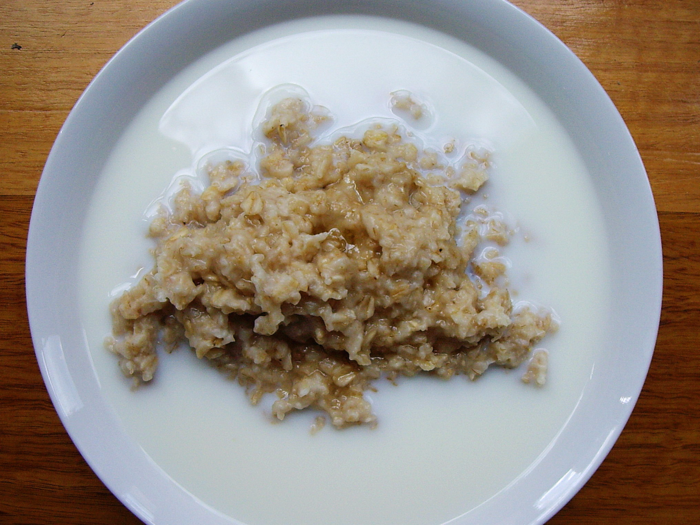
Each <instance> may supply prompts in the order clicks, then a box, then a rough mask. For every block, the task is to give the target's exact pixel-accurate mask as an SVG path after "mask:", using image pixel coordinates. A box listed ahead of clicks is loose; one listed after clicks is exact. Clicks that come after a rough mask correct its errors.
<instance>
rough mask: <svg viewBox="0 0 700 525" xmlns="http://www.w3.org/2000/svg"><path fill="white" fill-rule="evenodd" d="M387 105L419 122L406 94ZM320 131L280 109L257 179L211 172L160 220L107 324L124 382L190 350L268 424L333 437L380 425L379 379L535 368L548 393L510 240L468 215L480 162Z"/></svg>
mask: <svg viewBox="0 0 700 525" xmlns="http://www.w3.org/2000/svg"><path fill="white" fill-rule="evenodd" d="M392 104H393V106H394V107H396V108H398V109H401V110H405V111H408V112H410V113H411V114H412V115H413V117H414V118H421V117H424V106H422V105H421V103H420V101H417V100H414V99H412V98H410V97H409V96H408V95H404V94H398V95H397V94H395V95H394V98H393V99H392ZM327 118H328V117H327V114H326V113H325V112H323V111H320V110H319V109H318V108H315V107H312V106H311V104H309V103H308V102H307V101H305V100H301V99H298V98H288V99H285V100H283V101H282V102H280V103H278V104H276V105H275V106H274V107H273V108H272V109H271V110H270V111H269V113H268V115H267V118H266V120H265V121H264V122H263V124H262V131H263V133H264V135H265V137H266V143H265V145H264V154H263V155H262V158H261V161H260V163H259V170H255V169H254V167H252V166H248V165H246V164H245V163H244V162H242V161H227V162H223V163H219V164H216V165H212V166H210V167H209V169H208V178H209V186H208V187H206V188H205V189H204V190H203V191H201V192H199V191H196V190H195V189H194V188H193V187H191V186H188V185H184V186H183V187H182V189H181V190H180V191H179V192H178V193H177V194H176V195H175V196H174V198H173V199H172V202H170V203H169V204H168V205H167V206H163V207H162V210H161V213H159V214H158V216H157V217H156V218H155V219H154V220H153V221H152V223H151V225H150V230H149V234H150V236H151V237H152V238H153V239H154V240H155V242H156V246H155V248H154V250H153V255H154V259H155V263H154V266H153V268H152V270H150V271H149V272H148V273H146V274H145V275H144V276H143V277H142V278H141V279H140V281H139V282H138V283H137V284H136V285H135V286H133V287H132V288H130V289H129V290H127V291H126V292H124V293H123V294H122V295H121V296H120V297H119V298H117V299H116V300H115V301H114V302H113V303H112V307H111V310H112V318H113V335H112V336H111V337H109V338H108V339H107V343H106V345H107V347H108V349H109V350H111V351H112V352H113V353H114V354H116V355H117V356H118V358H119V365H120V367H121V370H122V372H123V373H124V374H125V375H127V376H129V377H132V378H134V381H135V382H136V383H141V382H148V381H150V380H151V379H152V378H153V377H154V374H155V372H156V369H157V366H158V354H159V352H160V349H163V350H165V351H166V352H171V351H173V350H174V349H176V348H178V347H179V346H181V344H182V343H183V342H184V343H186V344H187V345H188V346H189V347H190V348H191V349H192V350H193V351H194V352H195V354H196V356H197V357H198V358H201V359H206V360H207V361H208V362H210V363H211V364H212V365H213V366H215V367H216V368H218V369H220V370H221V371H222V372H224V373H226V374H230V375H231V376H232V377H235V378H236V379H237V381H238V382H239V383H240V384H241V385H242V386H243V387H245V389H246V391H247V392H248V395H249V397H250V399H251V401H252V402H253V403H257V402H259V401H260V399H261V398H262V396H264V395H265V394H273V395H275V396H276V400H275V401H274V403H273V405H272V412H273V414H274V416H275V417H277V418H278V419H280V420H281V419H284V417H285V415H286V414H288V413H290V412H292V411H294V410H303V409H305V408H314V409H318V410H321V411H323V412H324V413H325V414H327V416H328V417H329V419H330V422H331V423H332V424H333V425H334V426H335V427H337V428H343V427H345V426H348V425H353V424H370V425H372V424H374V423H375V422H376V418H375V415H374V414H373V411H372V407H371V405H370V403H369V402H368V401H367V399H366V398H365V396H364V393H365V392H366V391H367V390H368V389H372V388H373V387H372V385H373V382H375V381H377V380H378V379H379V378H380V377H382V376H386V377H388V378H389V379H395V378H397V377H398V376H407V377H410V376H414V375H416V374H426V373H427V374H432V375H435V376H438V377H441V378H445V379H449V378H451V377H453V376H455V375H465V376H467V377H468V378H469V379H475V378H477V377H478V376H480V375H481V374H483V373H484V372H486V370H487V369H488V368H489V366H491V365H496V366H501V367H506V368H515V367H518V366H519V365H521V364H522V363H523V362H525V361H528V360H530V359H531V361H530V363H529V365H528V369H527V371H526V372H525V375H524V376H523V381H526V382H531V383H534V384H535V385H539V386H541V385H543V384H544V381H545V378H546V368H547V354H546V351H544V350H541V349H539V350H537V351H534V352H533V350H534V347H535V346H536V345H537V343H538V342H539V341H540V340H541V339H542V338H543V337H544V336H545V335H546V334H547V333H548V332H551V331H553V330H555V329H556V323H555V321H554V320H553V319H552V315H551V313H550V312H549V311H547V310H544V309H537V308H534V307H532V306H530V305H527V304H525V303H517V304H515V305H514V303H513V300H512V298H511V294H510V291H509V288H508V278H507V269H508V264H509V263H508V261H507V260H506V259H505V258H503V257H502V256H501V254H500V251H499V248H500V247H501V246H504V245H506V244H507V243H508V241H509V238H510V236H511V235H512V232H511V231H510V230H509V229H508V227H507V225H506V224H505V222H504V221H503V220H502V219H501V218H500V217H499V216H498V215H497V214H494V213H492V212H491V211H490V210H489V209H488V208H487V207H486V206H485V205H484V204H479V205H473V207H472V208H471V209H470V208H469V206H470V205H472V204H471V203H472V198H473V196H474V195H475V194H477V193H478V192H480V191H481V188H482V187H483V186H484V185H485V184H487V180H488V171H489V165H490V158H489V153H488V152H485V151H480V150H479V151H477V150H468V151H466V152H465V154H464V156H463V157H462V159H461V161H460V162H459V163H458V164H457V165H451V164H449V163H446V162H444V157H443V156H442V155H441V154H440V153H439V152H437V151H431V150H428V149H423V148H421V147H420V146H419V145H418V144H417V143H416V142H415V141H411V140H410V137H408V136H406V135H407V134H406V133H405V132H404V131H402V130H401V128H399V127H398V126H396V125H391V124H386V123H384V124H381V125H380V124H377V125H375V126H372V127H370V129H368V130H366V131H365V132H364V134H363V135H362V136H360V137H352V136H341V137H339V138H336V139H335V140H334V141H333V142H332V143H331V144H316V143H315V136H316V132H317V127H318V126H319V125H321V124H322V123H323V122H324V120H325V119H327ZM453 147H454V143H449V144H447V145H446V146H445V148H444V151H445V152H447V151H448V150H449V151H451V148H453ZM316 426H317V428H321V427H322V426H323V422H321V421H318V420H317V423H316Z"/></svg>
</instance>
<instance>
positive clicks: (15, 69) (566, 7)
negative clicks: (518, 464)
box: [0, 0, 700, 525]
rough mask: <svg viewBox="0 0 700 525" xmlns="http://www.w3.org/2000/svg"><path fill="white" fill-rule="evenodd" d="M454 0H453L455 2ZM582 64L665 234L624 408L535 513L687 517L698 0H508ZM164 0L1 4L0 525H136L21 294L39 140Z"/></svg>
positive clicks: (699, 162)
mask: <svg viewBox="0 0 700 525" xmlns="http://www.w3.org/2000/svg"><path fill="white" fill-rule="evenodd" d="M465 1H467V0H465ZM515 3H516V4H518V5H519V6H520V7H522V8H523V9H524V10H525V11H527V12H529V13H530V14H532V15H533V16H534V17H535V18H537V19H538V20H540V21H541V22H542V23H543V24H544V25H545V26H547V27H548V28H549V29H551V30H552V31H553V32H554V33H555V34H556V35H557V36H558V37H559V38H561V39H562V40H563V41H564V42H565V43H566V44H567V45H568V46H569V47H571V48H572V49H573V51H574V52H575V53H576V54H577V55H578V56H579V57H580V58H581V59H582V60H583V61H584V62H585V63H586V65H587V66H588V67H589V68H590V69H591V70H592V72H593V73H594V74H595V75H596V77H597V78H598V80H599V81H600V82H601V84H602V85H603V87H604V88H605V89H606V90H607V92H608V93H609V94H610V96H611V97H612V99H613V101H614V102H615V104H616V105H617V107H618V108H619V110H620V112H621V114H622V116H623V117H624V119H625V121H626V122H627V124H628V126H629V128H630V130H631V133H632V135H633V137H634V139H635V140H636V142H637V145H638V147H639V149H640V151H641V154H642V157H643V159H644V162H645V165H646V168H647V171H648V174H649V179H650V181H651V185H652V188H653V191H654V195H655V198H656V205H657V209H658V212H659V219H660V223H661V233H662V238H663V244H664V265H665V287H664V307H663V312H662V316H661V328H660V332H659V338H658V343H657V346H656V353H655V356H654V360H653V362H652V365H651V370H650V372H649V376H648V378H647V381H646V384H645V387H644V390H643V392H642V394H641V397H640V399H639V402H638V404H637V406H636V408H635V410H634V413H633V415H632V417H631V419H630V421H629V423H628V425H627V427H626V429H625V430H624V432H623V434H622V436H621V438H620V439H619V441H618V442H617V444H616V445H615V447H614V449H613V450H612V452H611V453H610V455H609V456H608V458H607V459H606V461H605V462H604V463H603V465H602V466H601V468H600V469H599V470H598V471H597V472H596V473H595V475H594V476H593V477H592V479H591V480H590V482H589V483H588V484H587V485H586V486H585V487H584V488H583V489H582V490H581V491H580V492H579V494H578V495H577V496H576V497H574V499H573V500H572V501H571V502H570V503H569V504H568V505H567V506H566V507H565V508H564V509H563V510H562V511H561V512H560V513H559V514H558V515H557V516H556V517H554V518H553V519H552V520H551V521H550V523H553V524H567V523H586V524H605V523H614V524H616V525H617V524H660V523H674V524H679V523H695V524H697V523H700V1H698V0H666V1H664V0H656V1H652V0H517V1H516V2H515ZM174 4H175V0H109V1H107V0H94V1H91V0H61V1H58V0H3V1H2V2H1V3H0V124H1V125H0V177H2V186H1V187H0V224H1V227H0V235H1V239H2V248H1V255H0V289H1V290H2V292H1V295H0V301H1V305H0V345H2V350H1V351H0V523H3V524H22V525H29V524H35V523H36V524H48V523H51V524H59V523H70V524H77V523H85V524H97V523H109V524H119V523H139V521H138V520H137V519H136V518H135V517H134V516H133V515H132V514H131V513H130V512H129V511H128V510H127V509H126V508H125V507H123V506H122V505H121V503H119V501H118V500H117V499H116V498H115V497H114V496H112V494H111V493H110V492H109V491H108V490H107V489H106V488H105V487H104V485H103V484H102V483H101V482H100V481H99V479H98V478H97V477H96V476H95V475H94V474H93V473H92V471H91V470H90V468H89V467H88V465H87V464H86V463H85V462H84V461H83V459H82V458H81V456H80V455H79V454H78V452H77V450H76V449H75V447H74V446H73V444H72V443H71V441H70V439H69V437H68V435H67V434H66V433H65V431H64V429H63V426H62V425H61V422H60V421H59V419H58V416H57V415H56V412H55V411H54V408H53V406H52V404H51V401H50V400H49V397H48V395H47V392H46V389H45V387H44V384H43V382H42V379H41V376H40V374H39V369H38V366H37V363H36V360H35V357H34V351H33V348H32V343H31V339H30V335H29V326H28V323H27V315H26V310H25V304H24V252H25V246H26V236H27V228H28V223H29V217H30V213H31V208H32V202H33V198H34V192H35V190H36V186H37V183H38V181H39V177H40V175H41V171H42V168H43V165H44V162H45V160H46V156H47V155H48V152H49V149H50V148H51V145H52V143H53V141H54V139H55V137H56V134H57V132H58V130H59V129H60V127H61V125H62V124H63V121H64V119H65V118H66V116H67V115H68V112H69V111H70V109H71V107H72V106H73V104H74V103H75V101H76V100H77V98H78V97H79V95H80V94H81V92H82V91H83V89H84V88H85V86H86V85H87V84H88V82H89V81H90V80H91V79H92V77H93V76H94V75H95V74H96V73H97V72H98V70H99V69H100V68H101V67H102V66H103V65H104V63H105V62H106V61H107V60H108V59H109V58H110V57H111V56H112V55H113V54H114V53H115V52H116V51H117V50H118V49H119V48H120V47H121V46H122V45H123V44H124V43H125V42H126V41H127V40H128V39H129V38H130V37H131V36H132V35H133V34H135V33H136V32H137V31H138V30H139V29H141V28H142V27H143V26H144V25H145V24H147V23H148V22H150V21H151V20H153V19H154V18H155V17H156V16H157V15H159V14H160V13H162V12H163V11H165V10H166V9H168V8H169V7H171V6H172V5H174Z"/></svg>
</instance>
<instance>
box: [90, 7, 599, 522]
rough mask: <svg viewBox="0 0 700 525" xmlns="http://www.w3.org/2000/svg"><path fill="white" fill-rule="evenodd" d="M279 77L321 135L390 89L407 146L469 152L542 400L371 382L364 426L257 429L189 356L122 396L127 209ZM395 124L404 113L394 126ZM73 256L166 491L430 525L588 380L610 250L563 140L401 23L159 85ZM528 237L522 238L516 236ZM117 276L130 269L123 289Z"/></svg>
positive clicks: (530, 451)
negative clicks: (539, 358)
mask: <svg viewBox="0 0 700 525" xmlns="http://www.w3.org/2000/svg"><path fill="white" fill-rule="evenodd" d="M281 84H292V85H297V86H301V87H303V88H304V89H305V90H306V91H307V92H308V93H309V95H310V97H311V99H312V100H313V102H314V103H316V104H320V105H322V106H325V107H327V108H329V109H330V111H331V113H332V114H333V116H334V122H333V124H332V126H333V128H332V129H330V130H328V133H331V132H332V131H333V130H334V129H338V128H344V127H347V126H352V125H353V124H355V123H357V122H358V121H360V120H362V119H364V118H368V117H380V118H393V119H395V118H396V115H395V114H394V113H393V112H392V110H391V106H390V104H389V99H390V95H389V94H390V93H392V92H395V91H398V90H407V91H410V92H411V93H413V94H415V95H416V96H417V97H419V98H420V99H421V100H423V101H425V102H426V103H427V105H428V106H429V108H430V120H429V121H428V123H427V124H425V121H423V122H424V123H423V124H421V129H418V130H417V132H418V135H419V136H421V137H423V138H424V139H425V140H426V141H428V142H429V143H428V144H427V145H429V146H432V147H435V148H436V149H438V148H441V147H442V145H443V144H445V143H446V142H448V141H449V140H451V139H456V140H457V142H456V146H457V147H456V150H457V151H458V152H459V151H463V150H464V147H465V146H467V145H474V144H476V145H481V146H486V147H488V148H490V149H492V150H493V152H494V155H493V160H494V168H493V169H492V171H491V179H490V181H489V182H488V185H487V187H486V188H484V190H482V192H485V193H486V194H488V198H487V199H486V202H488V204H489V205H490V206H493V207H494V208H496V209H498V210H500V211H502V212H503V213H504V214H505V216H506V217H507V218H508V220H509V221H510V222H511V223H512V224H513V225H517V226H518V227H519V228H520V229H519V234H518V235H516V237H515V238H514V241H513V242H512V243H511V245H510V246H508V247H507V248H506V249H505V250H504V253H505V255H507V256H508V257H509V258H510V260H511V261H512V263H513V267H512V268H511V269H510V271H509V274H510V278H511V282H512V283H513V286H514V288H515V290H516V291H517V294H518V295H517V296H516V300H519V299H525V300H528V301H532V302H535V303H537V304H541V305H546V306H549V307H551V308H553V309H554V310H555V311H556V313H557V314H558V317H559V318H560V319H561V321H562V324H561V328H560V331H559V332H558V333H557V334H555V335H550V336H548V337H547V338H546V339H545V340H544V341H543V342H542V344H541V346H543V347H546V348H547V349H548V350H549V352H550V372H549V376H548V382H547V384H546V386H545V387H544V388H541V389H538V388H534V387H533V386H531V385H524V384H523V383H521V381H520V376H521V374H522V370H516V371H505V370H499V369H490V370H489V371H487V373H486V374H485V375H484V376H483V377H482V378H480V379H479V380H477V381H476V382H474V383H471V382H469V381H468V380H467V379H465V378H463V377H457V378H454V379H453V380H451V381H449V382H444V381H440V380H437V379H432V378H413V379H410V380H403V381H400V384H399V386H392V385H391V384H390V383H388V382H379V383H378V384H377V386H378V392H377V393H370V394H369V396H368V397H369V398H370V399H371V400H372V401H373V404H374V410H375V413H376V414H377V416H378V418H379V425H378V427H377V428H376V429H374V430H372V429H369V428H350V429H347V430H343V431H337V430H335V429H333V428H332V427H330V426H328V427H327V428H325V429H323V430H322V431H321V432H319V433H318V434H316V435H313V436H312V435H310V433H309V426H310V424H311V422H312V420H313V418H314V417H315V415H316V414H315V413H313V414H312V413H309V414H295V415H291V416H289V417H288V418H287V419H286V420H285V421H284V422H283V423H281V424H276V425H274V424H271V423H270V416H269V413H265V411H264V410H263V409H262V408H261V407H252V406H251V405H250V404H249V403H248V399H247V397H246V396H245V394H244V392H243V391H242V389H241V388H240V387H239V386H238V385H237V383H235V382H231V381H228V380H226V379H225V378H224V376H223V375H221V374H220V373H219V372H217V371H216V370H214V369H213V368H211V367H209V366H208V365H206V364H205V363H201V362H198V361H197V360H196V358H195V357H194V356H193V355H192V354H191V353H188V352H184V351H180V352H176V353H174V354H173V355H169V356H164V357H161V359H160V365H159V368H158V371H157V373H156V379H154V381H153V382H152V384H149V385H147V386H145V387H143V388H141V389H139V390H137V391H135V392H134V391H131V390H130V388H129V386H130V382H129V380H127V379H125V378H124V377H123V376H122V375H121V372H120V371H119V369H118V366H117V360H116V358H115V357H114V356H112V355H111V354H109V353H108V352H107V351H106V350H105V349H104V346H103V340H104V337H105V336H106V335H108V334H109V333H110V330H111V321H110V318H109V313H108V305H109V302H110V300H111V298H112V297H113V295H111V294H113V293H115V291H118V290H119V286H120V285H123V284H124V283H126V282H133V281H134V280H135V279H136V277H137V276H138V275H140V273H141V272H142V271H143V269H144V268H149V267H150V266H151V264H152V262H151V257H150V255H149V253H148V249H149V247H150V246H151V242H150V241H149V240H147V239H146V238H145V232H146V228H147V224H148V222H147V219H146V217H145V215H144V211H145V210H147V209H149V207H150V206H151V204H152V202H153V201H154V199H156V198H157V197H159V196H160V195H161V194H162V193H163V191H164V190H165V189H166V188H167V187H168V186H169V184H170V183H171V181H172V179H173V176H174V175H176V174H183V173H185V174H186V173H193V172H194V166H195V165H196V163H197V160H198V159H200V158H201V157H202V156H203V155H205V154H206V153H208V152H210V151H213V150H215V149H219V148H230V147H235V148H238V149H240V150H243V151H250V150H251V148H252V146H253V143H254V140H255V136H254V134H253V132H252V122H253V119H254V117H255V112H256V110H257V108H258V106H259V105H260V102H261V100H263V97H264V96H265V93H266V92H268V91H269V90H270V89H271V88H273V87H275V86H278V85H281ZM404 125H405V126H406V128H408V129H411V126H412V123H411V119H407V120H406V122H405V123H404ZM91 199H92V200H91V206H90V211H89V214H88V218H87V221H86V226H85V231H84V239H83V244H82V248H81V254H80V268H79V272H80V277H81V278H80V282H81V290H80V299H81V316H82V320H83V324H84V326H85V327H86V330H87V333H86V337H87V340H88V343H89V346H90V352H91V357H92V360H93V362H94V367H95V370H96V373H97V375H98V377H99V381H100V384H101V388H102V391H103V394H104V396H105V398H106V399H108V401H109V402H110V403H111V405H112V406H113V407H114V410H115V412H116V413H117V414H118V415H119V417H120V418H121V420H122V421H123V424H124V427H125V428H126V430H127V432H128V433H129V434H130V435H131V436H133V437H134V438H135V439H136V440H137V441H138V442H139V443H140V444H141V446H142V447H143V449H144V450H145V451H146V453H147V454H149V455H150V457H151V458H152V459H153V461H154V462H155V463H156V464H157V465H158V466H159V467H160V468H162V469H163V471H165V472H166V473H167V474H168V475H169V476H170V477H171V478H172V479H173V480H174V481H175V482H176V483H178V484H179V485H181V486H182V487H184V488H185V489H186V490H188V491H189V492H190V493H191V494H192V495H193V496H195V497H196V498H199V499H200V500H201V501H202V502H204V503H205V504H206V505H209V506H211V507H213V508H214V509H216V510H217V511H219V512H221V513H223V514H226V515H229V516H231V517H232V518H234V519H236V520H239V521H240V522H243V523H246V524H248V525H328V524H329V523H332V524H333V525H369V524H371V525H390V524H391V525H395V524H396V523H401V524H402V525H440V524H443V523H446V522H448V521H450V520H452V519H454V518H456V517H458V516H461V515H463V514H465V513H468V512H469V511H470V510H472V509H474V508H475V507H477V506H478V505H480V504H481V503H483V502H485V501H486V500H488V499H489V498H490V497H492V496H494V495H495V494H496V493H498V492H499V491H501V490H502V489H504V488H505V487H507V486H508V485H509V484H511V483H513V482H515V481H516V480H517V479H518V477H519V476H520V475H522V474H523V473H524V472H526V471H527V470H528V468H530V467H531V466H533V464H535V463H536V462H537V461H538V458H540V457H541V456H542V455H543V454H545V453H546V450H547V447H548V446H549V445H550V444H551V443H552V442H553V440H555V439H556V436H557V433H558V432H559V431H560V430H561V429H562V427H563V426H564V425H565V424H566V421H567V418H568V417H569V416H570V414H571V413H572V411H573V410H574V408H575V406H576V403H577V401H578V399H579V397H580V396H581V394H582V391H583V389H584V387H585V385H586V382H587V380H588V378H589V377H590V374H591V372H592V367H593V361H594V358H595V355H596V352H597V351H598V349H599V348H601V346H602V341H601V339H602V331H601V330H599V327H600V326H602V325H603V324H604V320H605V319H606V317H607V312H608V308H609V281H610V275H609V266H610V265H609V249H608V245H607V240H606V232H605V229H604V225H603V220H602V214H601V210H600V208H599V205H598V202H597V200H596V197H595V193H594V188H593V187H592V185H591V181H590V178H589V177H588V175H587V173H586V170H585V168H584V166H583V164H582V161H581V160H580V158H579V156H578V154H577V152H576V150H575V148H574V147H573V145H572V143H571V142H570V140H569V138H568V137H567V135H566V133H565V131H564V129H563V128H562V127H561V125H560V124H559V123H558V122H556V120H555V119H554V117H553V116H552V115H551V113H550V112H549V110H548V109H547V108H546V107H545V106H544V104H543V103H542V102H541V101H540V100H539V99H538V98H537V97H536V95H535V94H534V93H533V92H532V91H530V89H529V88H528V87H527V86H525V85H524V84H523V83H522V82H521V81H520V80H519V79H518V78H517V77H515V76H514V75H512V74H511V73H510V72H509V71H508V70H506V69H505V68H503V67H502V66H500V65H499V64H498V63H496V62H495V61H493V60H492V59H490V58H489V57H488V56H486V55H484V54H483V53H481V52H479V51H477V50H476V49H474V48H472V47H470V46H468V45H466V44H464V43H462V42H460V41H458V40H455V39H453V38H451V37H447V36H445V35H442V34H440V33H436V32H433V31H431V30H428V29H424V28H419V27H417V26H414V25H410V24H407V23H403V22H393V21H388V20H380V19H372V18H360V17H342V18H339V17H329V18H322V19H312V20H299V21H295V22H289V23H285V24H282V25H280V26H276V27H272V28H268V29H265V30H261V31H258V32H255V33H252V34H250V35H248V36H245V37H243V38H240V39H237V40H235V41H233V42H231V43H230V44H228V45H226V46H224V47H223V48H220V49H218V50H216V51H215V52H213V53H211V54H209V55H207V56H205V57H203V58H201V59H200V60H199V61H197V62H196V63H194V64H193V65H191V66H190V67H189V68H187V69H186V70H184V71H183V72H182V73H180V74H179V75H178V76H177V77H176V78H174V79H173V80H172V81H171V82H170V83H169V84H168V85H167V86H166V87H164V88H163V89H162V90H161V91H160V92H159V93H158V94H157V95H156V96H155V97H154V98H153V99H152V100H151V101H150V102H149V103H148V104H147V105H146V106H145V107H144V108H143V110H142V111H141V112H140V113H139V114H138V115H137V117H136V118H135V119H134V121H133V122H132V124H131V125H130V126H129V127H128V128H127V129H126V131H125V133H124V135H123V137H122V138H121V140H120V141H119V143H118V144H117V145H116V147H115V148H114V151H113V152H112V155H111V157H110V159H109V160H108V162H107V164H106V166H105V168H104V171H103V173H102V174H101V175H100V179H99V183H98V184H97V187H96V190H95V192H94V194H93V195H92V197H91ZM525 236H527V237H529V239H530V241H529V242H525V241H524V240H523V239H524V237H525ZM130 276H133V277H132V278H131V280H130Z"/></svg>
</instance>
